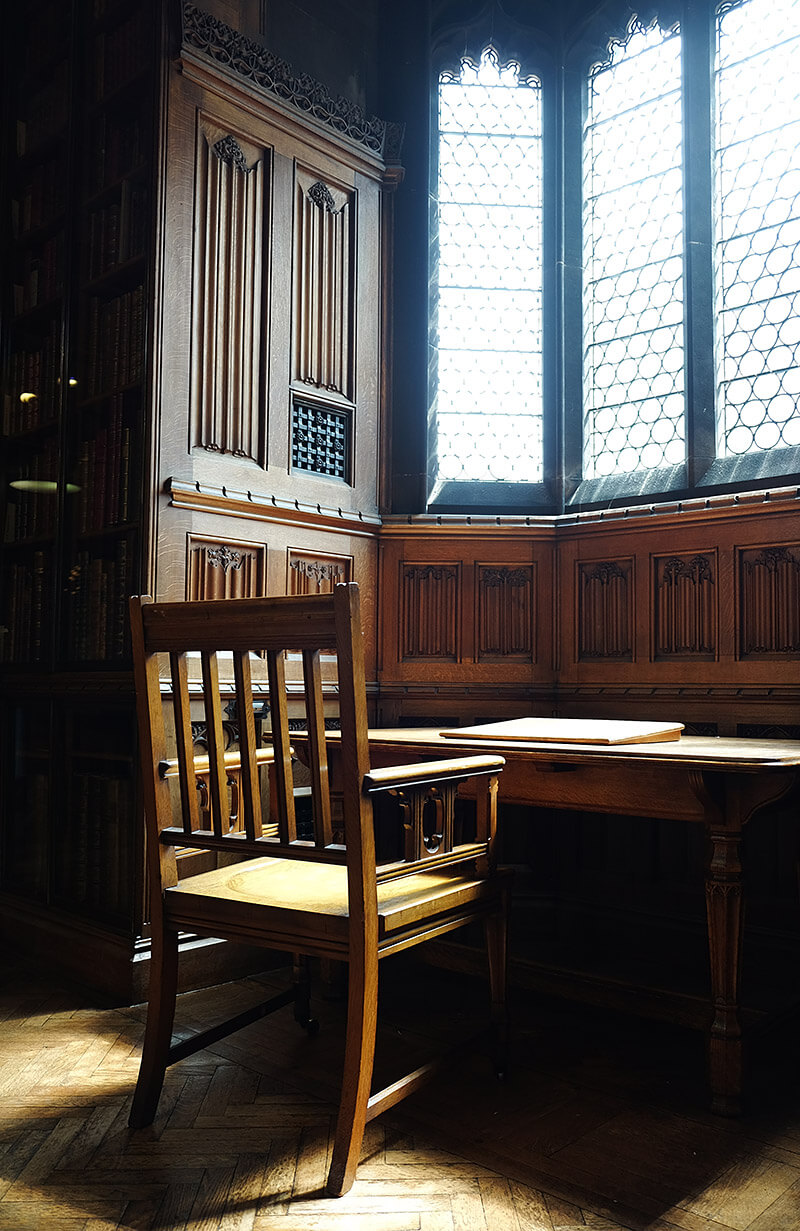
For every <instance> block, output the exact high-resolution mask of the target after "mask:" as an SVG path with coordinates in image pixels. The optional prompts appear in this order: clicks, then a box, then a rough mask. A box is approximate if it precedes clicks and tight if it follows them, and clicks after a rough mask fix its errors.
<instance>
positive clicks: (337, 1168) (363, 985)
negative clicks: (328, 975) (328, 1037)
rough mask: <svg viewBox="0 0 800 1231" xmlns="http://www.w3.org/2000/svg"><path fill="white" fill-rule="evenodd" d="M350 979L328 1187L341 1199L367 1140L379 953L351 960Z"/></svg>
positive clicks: (348, 1188)
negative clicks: (341, 1071) (342, 1071)
mask: <svg viewBox="0 0 800 1231" xmlns="http://www.w3.org/2000/svg"><path fill="white" fill-rule="evenodd" d="M349 976H350V977H349V984H348V993H347V999H348V1003H347V1042H346V1045H345V1055H344V1073H343V1076H342V1095H341V1100H340V1103H339V1116H338V1119H337V1121H336V1138H335V1140H334V1144H333V1157H332V1159H331V1167H330V1171H329V1172H328V1183H327V1185H326V1191H327V1193H328V1196H329V1197H341V1196H343V1195H344V1194H345V1193H346V1192H349V1190H350V1189H351V1188H352V1185H353V1180H354V1179H355V1175H356V1168H357V1167H358V1161H359V1157H360V1154H361V1143H362V1141H363V1140H364V1128H365V1126H366V1123H367V1103H368V1102H369V1096H370V1090H371V1088H372V1066H373V1063H374V1060H375V1031H376V1027H377V1020H378V956H377V953H373V954H371V955H369V956H368V957H367V958H366V960H365V962H364V964H363V966H362V964H361V962H358V961H354V960H351V962H350V970H349Z"/></svg>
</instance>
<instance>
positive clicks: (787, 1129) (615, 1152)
mask: <svg viewBox="0 0 800 1231" xmlns="http://www.w3.org/2000/svg"><path fill="white" fill-rule="evenodd" d="M265 982H270V980H269V979H260V980H244V981H241V982H239V983H236V984H231V985H228V986H227V987H226V988H225V989H217V990H215V991H206V992H196V993H192V994H191V995H187V996H184V997H182V998H181V1002H180V1007H179V1023H178V1024H179V1028H181V1029H184V1028H187V1027H190V1026H192V1025H194V1022H195V1020H197V1021H200V1020H201V1019H202V1020H204V1021H206V1022H207V1021H208V1018H209V1015H211V1016H213V1014H214V1009H215V1008H216V1009H217V1010H219V1007H220V1005H221V1004H222V1003H223V1002H224V1009H223V1011H224V1012H227V1011H228V1010H231V1009H232V1010H235V1009H236V1008H237V1007H238V1006H240V1005H241V1006H242V1007H244V1005H246V1004H249V1003H253V1002H254V1001H255V1000H257V999H258V997H259V996H260V995H261V993H262V992H263V990H264V987H263V984H264V983H265ZM474 992H475V987H474V985H473V984H472V983H470V982H469V981H468V980H465V979H464V980H461V979H459V977H457V976H448V975H445V974H443V973H442V972H434V973H432V972H430V971H427V970H425V969H424V968H423V969H418V968H416V967H414V966H413V965H411V966H410V967H408V968H406V969H405V970H404V971H403V970H402V969H401V973H400V975H399V976H398V977H397V980H396V982H395V984H393V985H392V986H390V987H389V989H388V993H387V997H386V1000H387V1012H388V1016H389V1020H390V1022H391V1025H390V1026H389V1028H388V1031H387V1032H386V1036H382V1047H384V1048H387V1047H388V1051H389V1053H390V1055H389V1059H390V1060H391V1051H392V1048H393V1047H394V1046H396V1045H398V1044H400V1045H402V1046H403V1047H404V1048H405V1047H406V1045H409V1044H410V1045H412V1046H415V1045H416V1044H418V1043H419V1044H420V1045H421V1044H423V1043H424V1044H426V1045H429V1044H430V1041H431V1038H435V1037H436V1036H442V1035H445V1034H448V1035H451V1034H453V1033H458V1032H459V1031H460V1030H461V1029H462V1028H464V1027H465V1025H466V1024H467V1018H468V1017H469V1013H468V1011H467V1010H465V1009H464V1008H463V1003H464V1002H469V1001H470V1000H471V998H472V999H474V998H475V997H474ZM420 993H422V997H423V1001H424V1003H425V1004H426V1016H425V1019H424V1022H423V1025H422V1027H421V1026H420V1024H419V1022H415V1021H414V1018H413V1017H412V1016H411V1015H410V1007H409V1006H410V1005H411V1004H412V1003H416V1002H417V1001H416V998H417V997H418V996H419V994H420ZM91 1003H92V1002H91V999H90V997H89V996H87V995H86V994H84V993H81V992H79V991H77V990H75V989H69V988H67V987H56V986H54V984H53V983H52V982H51V981H49V980H47V979H46V978H44V977H43V976H39V977H33V976H31V975H30V974H25V973H22V972H21V971H20V970H16V971H14V972H12V973H11V974H10V975H8V976H7V977H6V978H5V979H3V980H2V984H1V985H0V1098H1V1099H2V1105H1V1107H0V1116H1V1117H2V1134H1V1135H0V1228H4V1229H8V1231H111V1229H112V1228H130V1229H131V1231H135V1229H141V1231H151V1229H152V1231H157V1229H158V1231H179V1229H184V1228H186V1229H187V1231H579V1229H585V1228H594V1229H595V1231H600V1229H604V1231H618V1229H620V1228H622V1229H632V1231H645V1229H648V1231H798V1228H800V1103H798V1101H797V1099H796V1097H795V1096H796V1093H797V1082H796V1081H794V1082H792V1081H789V1080H788V1079H787V1078H786V1075H785V1074H784V1076H783V1078H782V1080H781V1082H780V1086H779V1088H777V1087H776V1083H775V1082H774V1080H773V1078H774V1074H773V1073H772V1071H771V1068H770V1058H774V1054H775V1053H774V1049H773V1051H772V1052H770V1053H769V1056H768V1059H767V1062H766V1064H765V1066H764V1068H763V1072H762V1073H761V1075H760V1077H758V1081H759V1082H760V1085H759V1090H760V1097H759V1099H758V1100H757V1101H758V1106H757V1108H756V1110H755V1111H753V1112H752V1113H750V1114H749V1115H748V1116H746V1117H744V1118H743V1119H742V1120H740V1121H735V1122H734V1121H724V1120H720V1119H718V1118H715V1117H712V1116H710V1115H708V1114H707V1113H706V1112H705V1111H704V1109H703V1100H702V1097H701V1095H700V1092H699V1087H700V1084H701V1079H702V1056H701V1054H700V1048H699V1046H698V1041H697V1039H696V1038H695V1037H693V1036H690V1037H685V1036H683V1035H681V1034H680V1033H679V1032H676V1031H672V1032H670V1031H668V1030H665V1028H663V1027H653V1026H643V1025H641V1024H639V1023H636V1022H633V1021H630V1020H626V1021H622V1022H621V1021H619V1020H612V1019H610V1018H605V1019H604V1018H602V1017H598V1015H594V1016H592V1015H589V1014H587V1012H586V1011H585V1010H583V1009H580V1008H577V1007H575V1006H571V1007H570V1006H562V1007H561V1008H556V1009H554V1008H553V1007H552V1006H545V1005H537V1004H536V1003H535V1002H528V1003H526V1004H525V1005H524V1006H522V1005H518V1006H517V1013H516V1017H517V1019H519V1020H518V1023H517V1028H516V1031H515V1035H516V1056H517V1059H516V1066H515V1069H514V1076H513V1079H512V1080H510V1081H509V1082H508V1083H506V1084H504V1085H499V1084H498V1083H497V1082H496V1081H495V1079H494V1078H493V1076H492V1075H491V1072H490V1069H489V1066H488V1064H487V1062H486V1059H485V1057H483V1056H481V1055H480V1054H477V1055H475V1056H474V1058H472V1059H470V1060H467V1061H465V1062H464V1064H463V1065H462V1066H461V1067H460V1068H458V1069H454V1070H452V1071H450V1072H448V1073H446V1074H444V1075H443V1076H442V1077H441V1078H439V1079H436V1080H435V1081H434V1083H432V1084H431V1085H429V1086H428V1087H427V1088H426V1090H425V1091H423V1092H422V1093H419V1094H417V1095H415V1096H414V1097H413V1098H412V1099H409V1100H408V1101H407V1102H406V1103H405V1104H403V1105H402V1107H401V1108H399V1109H396V1112H393V1113H390V1114H389V1115H388V1116H386V1117H384V1118H383V1119H382V1120H380V1121H378V1122H377V1123H376V1124H373V1125H371V1126H370V1127H369V1130H368V1134H367V1138H366V1141H365V1144H364V1152H363V1160H362V1164H361V1167H360V1170H359V1174H358V1179H357V1181H356V1184H355V1186H354V1188H353V1189H352V1191H351V1193H350V1194H348V1195H347V1196H346V1197H343V1198H341V1199H339V1200H334V1201H331V1200H330V1199H326V1198H325V1197H324V1196H322V1193H321V1186H322V1184H323V1181H324V1177H325V1174H326V1167H327V1160H328V1156H329V1150H330V1145H331V1132H332V1126H333V1122H334V1103H333V1100H334V1098H335V1090H336V1081H337V1064H338V1060H337V1056H338V1054H339V1053H340V1051H341V1041H342V1039H341V1026H342V1012H341V1006H340V1005H339V1004H337V1003H335V1002H330V1003H327V1004H326V1003H323V1004H322V1011H321V1014H320V1016H321V1018H322V1030H321V1032H320V1034H319V1036H317V1038H315V1039H308V1038H307V1037H306V1036H305V1035H304V1034H303V1033H302V1032H300V1031H298V1029H297V1027H296V1026H295V1025H294V1023H293V1022H292V1021H291V1014H290V1013H288V1012H284V1013H282V1014H280V1015H278V1016H276V1017H275V1018H272V1019H270V1020H269V1021H266V1022H259V1023H257V1024H256V1025H254V1026H251V1027H248V1028H247V1030H246V1031H243V1032H242V1033H241V1034H240V1035H238V1036H235V1037H234V1038H231V1039H228V1040H226V1041H225V1042H224V1043H220V1044H218V1045H216V1046H215V1047H214V1048H212V1049H210V1050H208V1051H205V1052H201V1053H199V1054H197V1055H196V1056H195V1057H193V1058H192V1059H190V1060H187V1061H184V1062H182V1063H181V1064H179V1065H177V1066H175V1068H174V1069H173V1070H171V1071H170V1073H169V1074H168V1079H167V1085H166V1088H165V1092H164V1095H163V1097H162V1102H161V1105H160V1107H159V1114H158V1118H157V1120H156V1123H155V1124H154V1125H153V1126H152V1128H150V1129H147V1130H143V1131H140V1132H137V1133H131V1132H130V1131H129V1130H128V1128H127V1123H126V1121H127V1114H128V1107H129V1100H130V1095H131V1091H132V1087H133V1083H134V1080H135V1076H136V1071H137V1065H138V1050H139V1044H140V1040H141V1035H142V1023H143V1012H142V1009H141V1008H134V1009H109V1008H93V1007H91ZM279 1019H280V1020H279ZM423 1036H425V1037H423ZM387 1038H388V1042H386V1039H387ZM772 1087H775V1088H774V1089H773V1090H772V1092H770V1091H771V1088H772Z"/></svg>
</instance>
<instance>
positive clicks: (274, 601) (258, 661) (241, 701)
mask: <svg viewBox="0 0 800 1231" xmlns="http://www.w3.org/2000/svg"><path fill="white" fill-rule="evenodd" d="M130 609H131V630H132V645H133V654H134V671H135V679H136V691H137V707H138V714H139V730H140V749H141V763H142V781H143V790H144V802H145V811H146V815H147V838H148V852H149V853H148V867H149V872H150V876H151V878H152V880H153V884H154V885H158V886H160V887H161V888H164V887H168V886H170V885H175V884H177V882H178V865H177V861H176V856H175V850H176V848H178V847H185V848H192V847H195V848H200V849H205V850H212V851H217V852H228V853H229V854H231V853H233V854H235V855H237V856H240V857H248V856H250V857H252V856H256V855H271V854H274V855H281V856H285V857H291V858H296V859H311V860H316V861H324V862H340V863H341V862H345V861H346V862H347V865H348V884H349V891H350V901H351V911H352V907H353V897H354V895H356V896H358V897H360V898H363V899H364V900H365V901H366V902H368V901H369V900H370V899H374V893H375V884H376V880H380V879H384V878H388V877H392V876H397V875H402V874H407V873H408V872H409V871H411V870H412V865H418V866H425V867H430V866H431V864H432V863H436V864H437V865H439V866H444V865H446V864H448V863H449V864H453V863H456V862H459V861H461V860H464V859H466V858H472V859H475V858H480V857H482V856H485V855H486V853H487V851H488V849H489V847H490V845H491V840H492V836H493V834H492V833H491V832H483V833H480V834H478V839H479V840H478V841H475V840H472V839H471V840H470V841H469V842H466V843H461V844H459V843H458V842H457V841H456V839H455V837H454V833H453V821H452V817H453V807H452V805H453V798H454V796H455V790H456V783H457V780H458V778H459V775H458V774H457V773H456V772H455V770H454V771H453V772H452V773H451V774H450V776H449V780H448V783H449V790H450V794H449V795H447V794H445V796H444V797H443V796H442V794H441V790H442V788H441V787H440V785H439V784H438V783H437V784H436V785H431V786H429V787H428V788H427V789H428V791H429V799H428V804H429V805H430V806H427V805H426V804H425V801H424V800H423V804H422V805H420V804H419V802H418V800H417V802H416V803H415V804H414V806H413V807H412V806H410V805H409V803H408V802H407V799H406V796H405V794H404V792H403V790H402V789H399V790H396V789H395V787H396V786H397V784H396V783H395V782H394V780H391V775H390V780H389V781H387V779H386V771H382V770H376V771H375V772H374V773H373V774H370V764H369V745H368V732H367V704H366V684H365V675H364V651H363V637H362V629H361V619H360V610H359V593H358V586H357V585H355V584H348V585H337V586H336V587H334V590H333V592H332V593H330V594H320V595H308V596H299V597H293V596H290V597H276V598H254V599H217V600H213V601H209V602H199V601H193V602H181V603H175V602H171V603H154V602H153V601H152V600H151V599H149V598H146V597H145V598H139V597H134V598H132V599H131V603H130ZM334 655H335V662H336V675H337V678H336V686H335V697H336V702H337V705H338V720H339V727H340V730H339V731H337V732H336V734H335V736H334V737H333V738H335V740H336V745H337V755H336V783H335V799H336V802H337V804H338V807H339V809H340V814H339V813H337V814H336V815H334V813H333V811H332V804H331V801H332V791H331V781H330V778H331V770H330V767H329V747H328V743H329V741H328V737H327V735H326V728H325V712H324V700H323V661H324V665H325V668H326V670H327V668H328V667H329V666H330V665H331V660H332V657H333V656H334ZM287 659H289V660H290V661H291V664H292V667H293V668H294V667H295V665H298V666H299V667H300V668H301V669H302V687H301V686H300V685H299V683H298V682H297V681H296V680H295V679H294V678H292V679H291V680H290V681H289V682H288V684H287V678H286V662H287ZM198 666H199V671H198ZM167 667H168V670H167V676H168V679H167V680H164V679H163V675H162V671H163V670H165V669H166V668H167ZM225 672H227V674H228V676H230V678H229V679H228V678H226V680H225V683H224V688H223V686H222V685H221V682H220V679H221V674H224V673H225ZM254 674H258V675H259V676H262V677H265V680H266V684H267V686H268V693H269V695H268V703H269V724H268V725H269V729H268V730H264V731H263V733H262V732H261V731H260V730H259V729H258V728H259V726H260V723H257V720H256V716H255V714H254V684H253V680H254ZM194 677H198V678H194ZM162 681H163V682H164V683H166V685H167V687H166V689H165V691H166V692H167V693H168V694H169V698H168V699H169V700H170V701H171V710H172V714H173V717H174V732H171V731H168V728H167V726H166V725H165V722H164V697H163V696H162ZM287 691H288V692H291V700H292V704H293V705H295V706H296V707H297V712H299V715H300V720H301V722H304V724H305V730H304V732H303V735H302V739H303V742H304V747H305V749H306V755H305V756H304V760H305V762H306V764H307V773H308V777H309V779H310V795H311V804H312V812H313V837H311V838H308V837H307V836H306V835H305V834H304V835H303V836H302V837H298V827H297V820H296V813H295V785H294V775H293V770H292V758H293V749H292V739H291V734H290V712H289V700H288V696H287ZM223 692H224V694H225V695H228V694H232V698H231V699H232V703H233V704H232V706H231V704H227V705H226V706H225V709H223ZM168 708H169V706H168ZM231 715H232V716H233V720H234V723H233V725H236V726H238V732H237V740H236V743H237V744H238V748H236V749H233V750H232V749H231V748H229V747H228V744H229V743H230V730H231V725H232V723H231ZM198 722H202V723H204V727H205V729H204V732H203V736H204V742H205V746H206V752H205V753H203V755H201V756H197V755H196V748H195V740H196V735H197V730H198ZM294 725H295V726H297V725H298V724H297V720H296V719H295V724H294ZM299 738H300V736H298V739H299ZM265 768H266V769H267V770H268V773H269V777H270V779H271V782H270V791H269V794H268V795H267V794H266V793H265V791H264V789H263V782H262V777H263V773H264V770H265ZM483 772H485V771H483ZM460 776H461V777H463V776H468V774H463V775H460ZM412 778H413V775H412ZM231 784H232V786H233V796H234V800H235V804H234V807H233V809H232V802H231V793H230V792H231ZM416 785H417V786H418V787H420V786H421V787H422V790H423V794H424V792H425V790H426V784H425V774H424V772H423V773H420V772H419V770H417V773H416ZM400 786H401V787H402V784H400ZM199 787H200V788H201V794H200V797H199V795H198V788H199ZM387 789H389V790H391V791H393V793H394V794H395V795H396V796H397V797H398V800H399V803H400V805H401V806H400V808H399V809H398V813H399V816H400V820H401V823H402V824H401V828H404V829H405V833H406V841H405V846H404V849H402V850H401V851H400V853H399V855H393V856H392V858H391V859H390V861H389V862H388V863H387V865H386V866H385V867H382V868H381V869H380V870H377V871H376V861H375V834H374V829H373V814H372V811H373V810H372V800H371V793H374V792H377V791H385V790H387ZM199 798H200V802H198V801H199ZM267 799H268V801H269V818H268V819H269V825H267V824H266V823H265V821H266V818H265V815H264V813H265V810H266V802H267ZM443 799H444V802H443ZM426 806H427V814H425V808H426ZM232 811H235V813H236V818H235V824H234V823H232ZM443 813H444V814H445V815H443ZM431 818H433V819H432V820H431ZM340 828H341V830H343V833H344V844H342V842H341V841H335V840H334V839H335V838H337V837H338V836H339V834H338V832H337V831H338V830H340ZM484 828H485V827H484ZM492 829H493V825H492ZM434 831H435V832H434Z"/></svg>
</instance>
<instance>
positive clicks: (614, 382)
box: [583, 21, 685, 479]
mask: <svg viewBox="0 0 800 1231" xmlns="http://www.w3.org/2000/svg"><path fill="white" fill-rule="evenodd" d="M682 139H683V128H682V105H681V40H680V35H679V34H678V33H675V32H672V33H665V32H663V31H662V30H661V29H660V28H659V27H658V25H657V24H655V23H653V25H651V26H649V27H647V28H644V27H643V26H642V25H641V24H639V23H638V22H636V21H634V23H633V24H632V26H631V28H630V31H629V35H628V37H627V39H626V40H625V41H624V42H617V43H614V44H612V46H611V52H610V59H609V61H608V62H606V63H605V64H602V65H599V66H597V67H595V69H594V70H593V71H592V73H591V74H590V77H589V90H588V105H587V118H586V124H585V130H584V144H583V181H584V182H583V193H584V195H583V201H584V216H583V245H584V262H583V271H584V282H583V287H584V310H583V321H584V477H585V478H589V479H594V478H599V477H602V476H605V475H609V474H612V473H616V472H631V471H639V470H652V469H656V468H659V467H665V466H671V465H676V464H680V463H682V462H683V461H684V456H685V427H684V350H683V346H684V343H683V204H682V196H683V169H682Z"/></svg>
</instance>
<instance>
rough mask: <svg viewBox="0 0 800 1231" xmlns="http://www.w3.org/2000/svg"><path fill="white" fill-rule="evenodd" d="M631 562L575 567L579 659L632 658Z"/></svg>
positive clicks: (607, 561)
mask: <svg viewBox="0 0 800 1231" xmlns="http://www.w3.org/2000/svg"><path fill="white" fill-rule="evenodd" d="M632 581H633V562H632V561H631V560H629V559H628V560H591V561H581V562H580V563H579V564H578V658H579V659H594V660H596V659H603V658H613V659H627V660H631V659H632V658H633V640H632V628H633V611H632V607H633V585H632Z"/></svg>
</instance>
